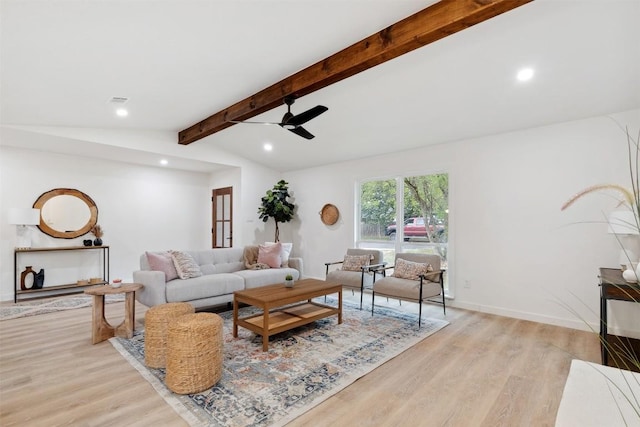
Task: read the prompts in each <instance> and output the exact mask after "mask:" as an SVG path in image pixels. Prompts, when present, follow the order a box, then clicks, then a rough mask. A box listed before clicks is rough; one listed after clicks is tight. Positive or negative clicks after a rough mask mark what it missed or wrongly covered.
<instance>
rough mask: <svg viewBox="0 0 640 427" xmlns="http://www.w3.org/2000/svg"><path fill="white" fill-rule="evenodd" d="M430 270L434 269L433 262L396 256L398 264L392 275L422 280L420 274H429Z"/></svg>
mask: <svg viewBox="0 0 640 427" xmlns="http://www.w3.org/2000/svg"><path fill="white" fill-rule="evenodd" d="M430 271H433V267H431V264H425V263H423V262H413V261H407V260H405V259H402V258H396V266H395V268H394V269H393V274H392V276H393V277H397V278H399V279H410V280H420V277H419V276H420V275H421V274H427V273H428V272H430Z"/></svg>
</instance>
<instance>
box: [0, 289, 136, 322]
mask: <svg viewBox="0 0 640 427" xmlns="http://www.w3.org/2000/svg"><path fill="white" fill-rule="evenodd" d="M91 298H92V297H91V295H68V296H64V297H58V298H46V299H37V300H31V301H20V302H18V303H16V304H3V305H0V320H10V319H17V318H19V317H27V316H36V315H38V314H47V313H54V312H57V311H66V310H73V309H76V308H82V307H90V306H91V303H92V300H91ZM121 301H124V295H120V294H116V295H107V296H106V298H105V303H107V304H109V303H114V302H121Z"/></svg>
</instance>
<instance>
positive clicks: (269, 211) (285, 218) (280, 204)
mask: <svg viewBox="0 0 640 427" xmlns="http://www.w3.org/2000/svg"><path fill="white" fill-rule="evenodd" d="M288 185H289V183H288V182H286V181H285V180H283V179H281V180H280V181H278V182H277V183H276V185H274V186H273V189H272V190H267V194H266V195H265V196H263V197H262V206H260V208H259V209H258V213H259V214H260V219H261V220H262V222H267V221H269V218H273V219H274V221H275V222H276V235H275V239H274V242H279V241H280V230H279V228H278V224H279V223H281V222H289V221H291V220H292V219H293V216H294V212H293V211H294V209H295V205H294V204H293V203H291V202H289V201H288V200H287V198H289V197H290V194H289V187H288Z"/></svg>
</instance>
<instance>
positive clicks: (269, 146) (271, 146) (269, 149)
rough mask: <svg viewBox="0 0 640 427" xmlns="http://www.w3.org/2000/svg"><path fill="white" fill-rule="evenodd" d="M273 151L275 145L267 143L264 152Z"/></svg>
mask: <svg viewBox="0 0 640 427" xmlns="http://www.w3.org/2000/svg"><path fill="white" fill-rule="evenodd" d="M271 150H273V145H271V144H269V143H266V144H264V151H271Z"/></svg>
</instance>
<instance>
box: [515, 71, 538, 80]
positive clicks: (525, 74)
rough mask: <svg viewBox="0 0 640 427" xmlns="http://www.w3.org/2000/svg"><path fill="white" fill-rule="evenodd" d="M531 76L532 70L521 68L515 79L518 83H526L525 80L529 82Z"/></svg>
mask: <svg viewBox="0 0 640 427" xmlns="http://www.w3.org/2000/svg"><path fill="white" fill-rule="evenodd" d="M533 74H534V71H533V68H523V69H521V70H520V71H518V74H517V76H516V77H517V79H518V81H521V82H526V81H527V80H531V78H532V77H533Z"/></svg>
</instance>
